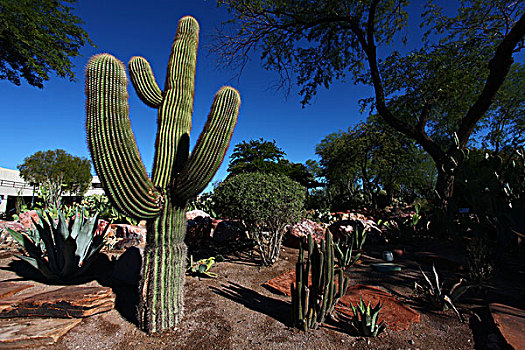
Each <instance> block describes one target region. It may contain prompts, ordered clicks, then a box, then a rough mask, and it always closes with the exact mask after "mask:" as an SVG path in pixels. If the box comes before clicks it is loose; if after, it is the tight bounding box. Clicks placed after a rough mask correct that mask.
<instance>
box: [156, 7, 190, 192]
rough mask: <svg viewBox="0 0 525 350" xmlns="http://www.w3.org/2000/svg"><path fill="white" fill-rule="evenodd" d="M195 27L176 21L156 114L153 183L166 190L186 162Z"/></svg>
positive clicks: (183, 21)
mask: <svg viewBox="0 0 525 350" xmlns="http://www.w3.org/2000/svg"><path fill="white" fill-rule="evenodd" d="M198 43H199V24H198V23H197V21H196V20H195V18H193V17H189V16H186V17H183V18H181V19H180V20H179V24H178V26H177V34H175V39H174V40H173V45H172V47H171V53H170V58H169V60H168V71H167V74H166V84H165V87H164V98H163V101H162V105H161V106H160V108H159V113H158V129H157V138H156V152H155V161H154V164H153V183H154V184H155V186H157V187H160V188H166V187H168V186H170V185H171V184H172V183H173V179H174V178H175V175H176V174H177V173H179V172H180V171H181V169H182V167H183V165H184V164H185V163H186V161H187V159H188V150H189V136H190V130H191V116H192V114H193V95H194V91H195V68H196V65H197V47H198Z"/></svg>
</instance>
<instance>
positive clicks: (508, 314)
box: [489, 303, 525, 349]
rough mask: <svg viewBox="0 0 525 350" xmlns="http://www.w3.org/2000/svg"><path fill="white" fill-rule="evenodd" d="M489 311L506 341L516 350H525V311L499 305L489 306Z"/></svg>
mask: <svg viewBox="0 0 525 350" xmlns="http://www.w3.org/2000/svg"><path fill="white" fill-rule="evenodd" d="M489 310H490V314H491V315H492V318H493V319H494V323H495V324H496V326H497V327H498V329H499V331H500V332H501V335H503V337H504V338H505V341H506V342H507V343H508V344H509V345H510V346H512V347H513V348H514V349H525V337H524V336H523V335H524V334H525V310H521V309H517V308H514V307H511V306H508V305H504V304H498V303H492V304H489Z"/></svg>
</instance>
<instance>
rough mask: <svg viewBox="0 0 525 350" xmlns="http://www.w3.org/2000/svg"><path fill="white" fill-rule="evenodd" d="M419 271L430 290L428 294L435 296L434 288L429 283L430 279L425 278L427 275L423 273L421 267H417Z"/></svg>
mask: <svg viewBox="0 0 525 350" xmlns="http://www.w3.org/2000/svg"><path fill="white" fill-rule="evenodd" d="M419 271H421V273H422V274H423V277H424V278H425V281H427V284H428V287H429V288H430V292H431V294H432V295H435V291H434V286H433V285H432V282H430V279H429V278H428V277H427V275H426V274H425V273H424V272H423V270H422V269H421V266H419Z"/></svg>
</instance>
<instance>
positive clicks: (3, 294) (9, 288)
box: [0, 281, 34, 299]
mask: <svg viewBox="0 0 525 350" xmlns="http://www.w3.org/2000/svg"><path fill="white" fill-rule="evenodd" d="M31 287H34V285H33V284H29V283H19V282H6V281H2V282H0V299H4V298H7V297H10V296H12V295H15V294H16V293H18V292H21V291H23V290H24V289H27V288H31Z"/></svg>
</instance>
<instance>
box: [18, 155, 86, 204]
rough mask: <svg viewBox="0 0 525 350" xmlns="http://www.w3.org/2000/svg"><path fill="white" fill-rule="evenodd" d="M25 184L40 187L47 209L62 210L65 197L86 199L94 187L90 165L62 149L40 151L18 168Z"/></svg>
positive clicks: (84, 159)
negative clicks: (64, 195)
mask: <svg viewBox="0 0 525 350" xmlns="http://www.w3.org/2000/svg"><path fill="white" fill-rule="evenodd" d="M17 168H18V170H20V176H21V177H22V178H23V179H24V181H26V182H28V183H32V184H35V185H39V187H40V188H39V190H40V192H41V195H42V196H43V197H44V201H45V204H46V207H48V206H49V205H53V206H55V207H56V208H58V207H59V206H60V199H61V197H62V194H63V193H65V192H68V193H70V194H77V195H83V194H84V193H85V192H86V191H87V190H88V188H89V185H90V184H91V179H92V176H91V162H90V161H89V160H88V159H87V158H80V157H75V156H72V155H71V154H69V153H67V152H66V151H64V150H62V149H56V150H54V151H51V150H49V151H38V152H36V153H35V154H33V155H31V156H29V157H27V158H25V159H24V162H23V163H22V164H20V165H18V166H17Z"/></svg>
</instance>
